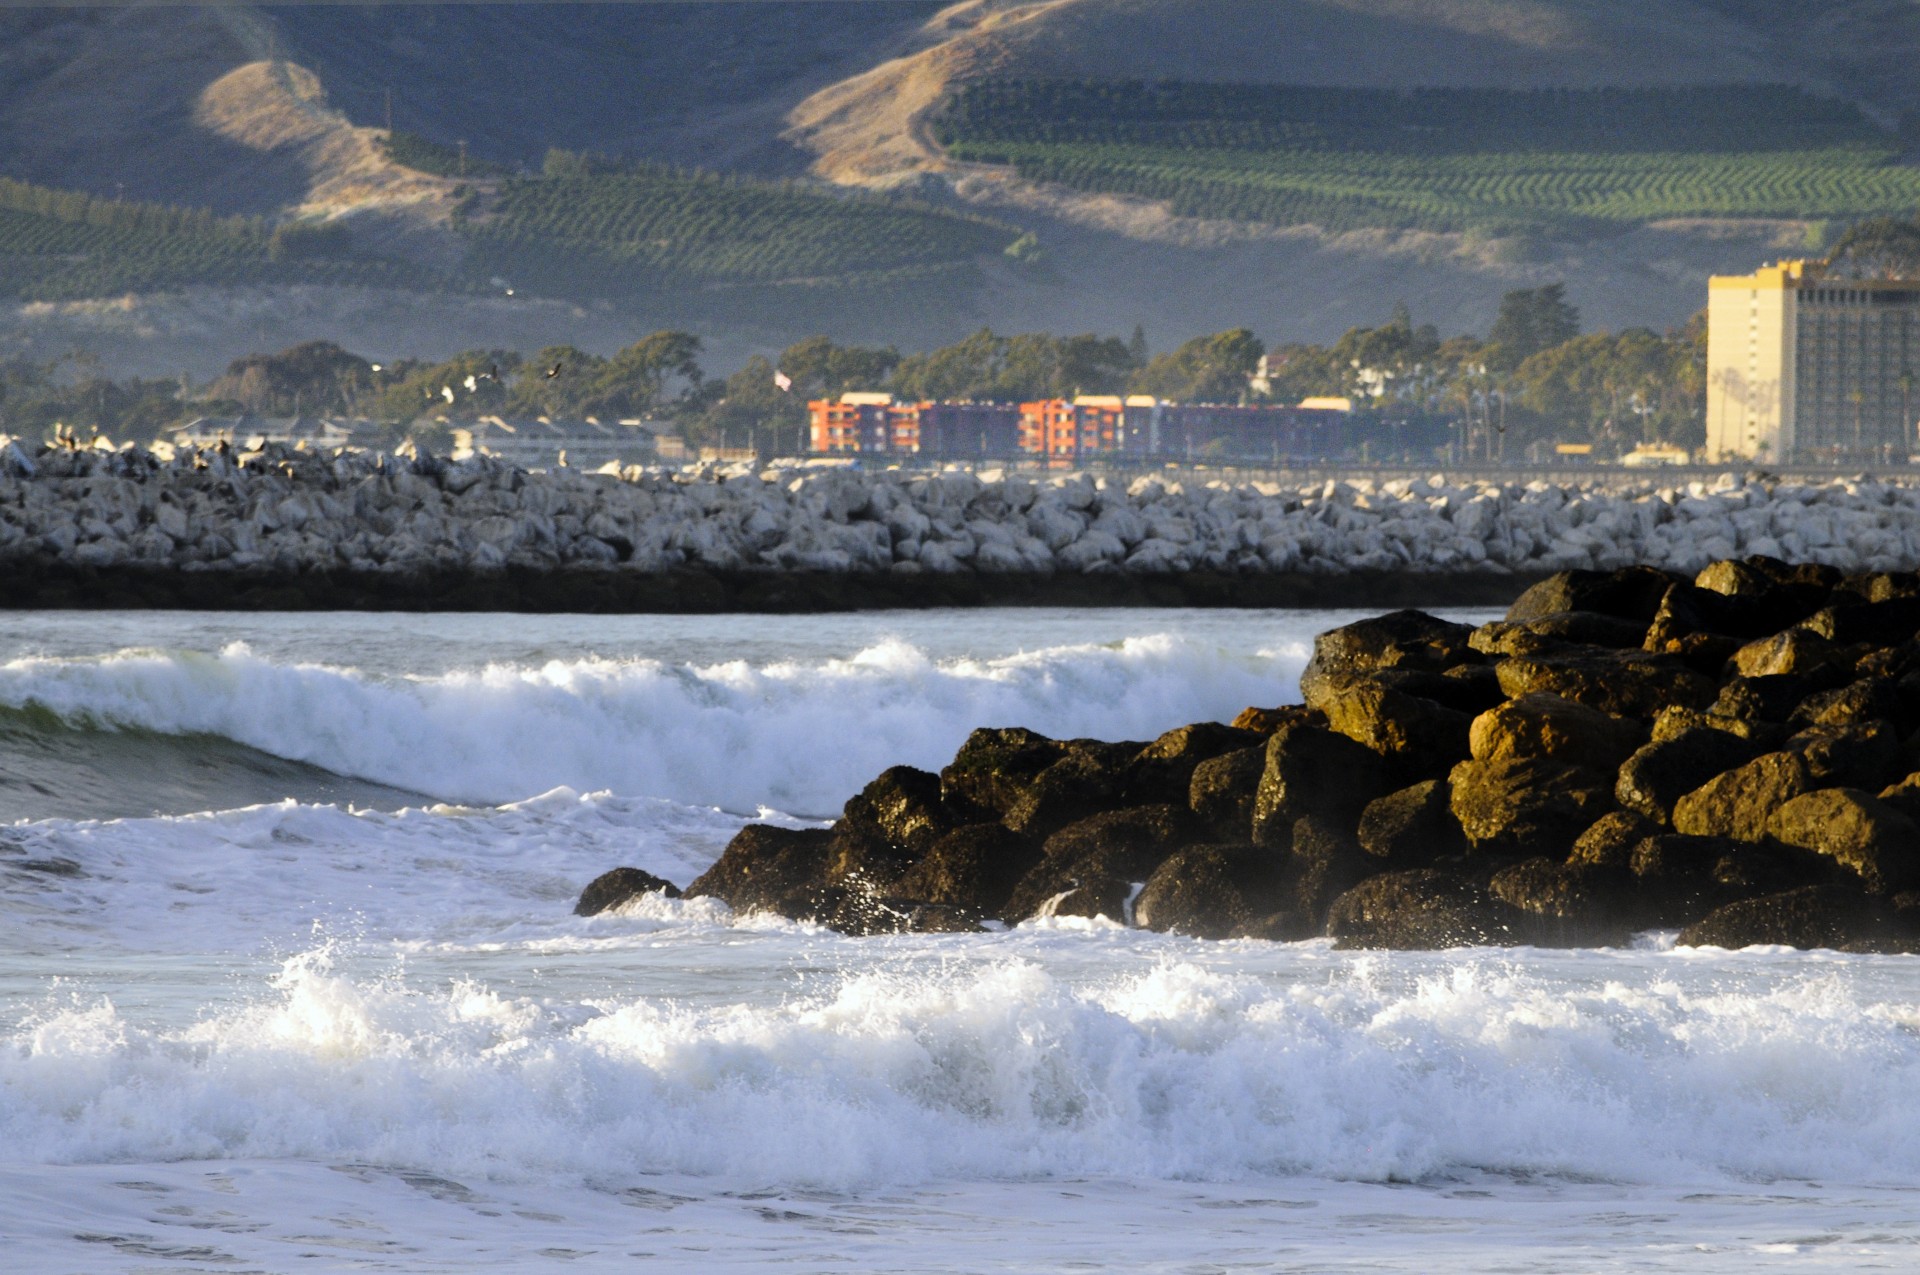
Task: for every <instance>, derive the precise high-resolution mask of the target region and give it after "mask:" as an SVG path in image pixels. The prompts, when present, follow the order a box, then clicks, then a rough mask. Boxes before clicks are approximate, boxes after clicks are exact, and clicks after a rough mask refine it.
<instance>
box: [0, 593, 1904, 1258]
mask: <svg viewBox="0 0 1920 1275" xmlns="http://www.w3.org/2000/svg"><path fill="white" fill-rule="evenodd" d="M1347 618H1351V617H1350V616H1348V615H1342V614H1338V613H1327V612H1319V613H1302V612H1292V613H1288V612H1278V613H1276V612H1253V611H1240V612H1234V611H1213V612H1189V611H1011V610H1006V611H969V612H932V613H898V614H868V615H854V616H838V617H802V618H788V617H778V618H775V617H742V616H716V617H699V618H665V617H623V618H590V617H564V616H547V617H530V616H445V615H441V616H392V615H265V616H227V615H190V614H170V613H138V614H136V613H118V614H115V613H107V614H98V613H44V614H24V615H23V614H14V615H10V616H7V617H5V619H4V623H0V800H4V801H5V803H6V807H5V809H4V810H0V814H4V816H5V817H6V818H7V819H8V820H9V823H8V825H7V826H4V827H0V1269H4V1270H7V1271H33V1272H38V1271H60V1272H65V1271H87V1272H91V1271H116V1272H117V1271H197V1270H206V1271H272V1272H279V1271H300V1270H316V1271H332V1270H366V1271H404V1272H429V1271H432V1272H440V1271H475V1270H502V1271H524V1270H546V1269H570V1270H623V1271H625V1270H633V1269H636V1268H646V1267H651V1268H658V1269H681V1268H687V1267H693V1266H698V1267H699V1268H700V1269H702V1270H720V1271H727V1270H744V1269H750V1268H751V1269H760V1268H764V1267H774V1268H779V1269H789V1270H799V1271H827V1270H832V1271H955V1272H960V1271H981V1270H1022V1271H1069V1270H1075V1271H1081V1270H1106V1269H1128V1270H1150V1271H1182V1272H1186V1271H1193V1272H1217V1271H1240V1270H1247V1271H1279V1270H1287V1271H1294V1270H1297V1271H1349V1270H1350V1271H1379V1270H1410V1271H1411V1270H1418V1271H1463V1272H1464V1271H1489V1270H1502V1271H1539V1272H1564V1271H1585V1270H1593V1271H1616V1270H1618V1271H1628V1270H1686V1271H1696V1270H1698V1271H1715V1272H1718V1271H1727V1272H1744V1271H1754V1270H1781V1271H1801V1270H1809V1269H1832V1270H1859V1269H1893V1270H1910V1269H1915V1268H1916V1267H1920V1098H1916V1095H1920V961H1916V960H1913V959H1911V958H1902V957H1869V956H1851V955H1840V954H1836V953H1820V952H1815V953H1801V952H1793V951H1786V950H1771V949H1770V950H1758V949H1756V950H1749V951H1745V952H1733V953H1729V952H1721V951H1712V950H1701V951H1694V950H1687V949H1678V948H1675V947H1674V946H1673V942H1672V936H1671V935H1661V934H1648V935H1643V936H1641V937H1640V938H1639V939H1638V940H1636V942H1635V943H1634V944H1633V945H1631V946H1630V947H1627V948H1623V949H1618V950H1583V951H1569V952H1556V951H1544V950H1530V949H1520V950H1490V949H1478V950H1463V951H1456V952H1444V953H1345V952H1334V951H1332V950H1331V948H1330V947H1329V946H1328V945H1327V944H1326V943H1324V942H1307V943H1295V944H1274V943H1264V942H1227V943H1208V942H1200V941H1192V940H1186V939H1180V938H1176V937H1170V936H1162V935H1154V934H1148V933H1144V932H1139V931H1132V930H1127V929H1124V928H1121V927H1119V926H1116V925H1113V924H1110V923H1107V922H1104V921H1092V922H1087V921H1077V920H1076V921H1068V920H1064V919H1063V920H1055V921H1051V922H1043V923H1034V924H1028V925H1022V926H1018V927H1015V928H1013V929H1010V930H1005V931H1001V932H996V933H991V934H979V935H910V936H897V937H890V938H870V939H848V938H843V937H840V936H838V935H835V934H832V933H830V932H826V931H822V930H820V929H817V928H815V927H811V926H802V925H795V924H792V923H788V922H785V921H780V920H777V919H771V918H766V917H752V916H749V917H740V916H734V915H732V914H730V913H729V912H728V911H727V909H726V908H724V907H723V906H720V905H718V904H717V903H715V902H713V901H712V900H683V901H668V900H664V899H660V898H658V897H653V898H648V899H645V900H642V901H640V902H639V903H638V904H637V905H634V906H630V907H629V908H627V909H625V910H622V911H620V912H616V913H612V914H606V915H602V916H598V917H592V918H578V917H575V916H573V915H572V914H571V909H572V904H573V901H574V899H575V897H576V896H577V894H578V892H579V890H580V887H581V886H583V885H584V884H585V883H586V882H587V881H589V880H591V879H592V878H593V877H594V876H596V875H598V874H599V873H600V872H602V871H604V870H606V869H608V868H611V867H614V866H617V865H621V864H628V865H632V866H635V867H640V868H644V869H646V870H648V871H651V872H654V873H657V874H659V875H661V876H664V877H667V878H669V879H671V880H673V881H676V882H679V883H681V884H685V883H686V882H687V881H688V880H690V879H691V878H692V877H693V876H695V875H696V874H698V873H699V872H700V871H701V870H702V869H703V868H704V867H705V866H706V865H707V864H708V863H710V862H712V860H713V858H714V857H715V856H716V855H717V854H718V853H719V852H720V850H721V848H722V847H723V846H724V845H725V843H726V841H727V839H728V838H729V837H730V836H731V835H732V834H733V833H734V831H735V830H737V829H738V828H739V827H740V826H741V825H742V824H743V823H745V822H747V821H749V820H753V819H763V820H773V821H778V822H786V823H792V824H806V823H811V822H815V821H819V820H822V819H826V818H830V817H831V816H832V815H833V814H834V812H835V811H836V810H837V808H838V806H839V805H840V803H841V802H843V801H844V800H845V799H846V797H847V796H848V795H850V794H851V793H852V792H854V791H856V790H857V789H858V788H859V787H860V786H861V785H862V784H863V783H864V782H865V781H866V780H867V779H869V778H871V777H872V775H874V774H875V773H877V772H878V771H880V770H881V769H883V768H885V767H886V766H888V765H892V764H895V763H899V762H909V763H913V764H917V765H921V766H927V767H937V766H938V765H939V764H940V763H941V762H942V761H944V760H945V759H946V758H947V757H949V756H951V754H952V752H953V750H954V749H955V748H956V747H957V746H958V744H959V743H960V741H961V740H962V739H963V738H964V737H965V735H966V733H967V731H968V730H970V729H971V728H973V727H975V726H979V725H1015V724H1017V725H1025V726H1030V727H1032V728H1034V729H1037V730H1040V731H1043V732H1046V733H1048V734H1052V735H1056V736H1078V735H1092V736H1099V737H1103V738H1110V739H1119V738H1133V739H1147V738H1151V737H1152V736H1153V735H1154V734H1156V733H1158V732H1159V731H1161V730H1164V729H1166V728H1168V727H1171V726H1175V725H1179V724H1181V723H1184V722H1188V721H1193V720H1200V719H1208V718H1214V719H1224V718H1230V717H1231V716H1232V715H1233V714H1234V713H1235V712H1237V711H1238V710H1239V709H1240V708H1241V707H1244V706H1246V705H1248V704H1263V705H1272V704H1277V703H1282V702H1285V701H1288V700H1291V699H1294V698H1296V697H1297V693H1298V689H1297V679H1298V674H1299V670H1300V667H1301V665H1302V664H1303V662H1304V660H1305V658H1306V655H1307V653H1308V651H1309V650H1310V646H1311V637H1312V634H1313V633H1315V632H1317V631H1319V630H1320V629H1323V628H1326V627H1329V626H1331V625H1332V624H1336V623H1339V622H1341V621H1342V620H1344V619H1347Z"/></svg>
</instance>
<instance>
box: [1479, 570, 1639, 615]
mask: <svg viewBox="0 0 1920 1275" xmlns="http://www.w3.org/2000/svg"><path fill="white" fill-rule="evenodd" d="M1674 583H1675V579H1674V577H1673V576H1670V575H1668V574H1667V573H1666V572H1664V571H1658V570H1655V569H1654V568H1652V567H1624V568H1622V569H1620V570H1618V571H1562V572H1559V573H1557V574H1555V575H1551V576H1548V577H1547V578H1546V579H1545V580H1542V581H1540V583H1538V584H1536V585H1533V586H1532V587H1530V588H1529V589H1527V591H1526V592H1525V593H1522V594H1521V595H1520V596H1519V598H1517V599H1515V601H1514V604H1513V605H1512V606H1511V607H1509V608H1508V609H1507V619H1508V621H1509V622H1511V623H1514V624H1525V623H1527V622H1528V621H1530V620H1537V619H1540V618H1541V617H1542V616H1549V615H1557V614H1562V613H1565V612H1568V611H1584V612H1589V613H1592V614H1595V615H1605V616H1613V617H1615V618H1618V619H1624V620H1638V621H1640V622H1641V623H1642V624H1645V623H1646V622H1647V621H1649V620H1651V619H1653V615H1654V612H1655V611H1657V610H1659V608H1660V600H1661V599H1662V598H1663V597H1665V596H1666V593H1667V590H1668V589H1669V588H1670V587H1672V586H1673V584H1674Z"/></svg>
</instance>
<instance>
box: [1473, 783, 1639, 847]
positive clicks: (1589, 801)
mask: <svg viewBox="0 0 1920 1275" xmlns="http://www.w3.org/2000/svg"><path fill="white" fill-rule="evenodd" d="M1448 778H1449V781H1450V783H1451V785H1452V789H1453V791H1452V794H1451V807H1452V810H1453V817H1454V818H1455V819H1457V820H1459V822H1460V829H1461V831H1463V832H1464V833H1466V836H1467V841H1468V842H1469V843H1470V844H1471V845H1472V846H1473V848H1474V850H1475V851H1477V852H1478V853H1481V854H1488V855H1494V856H1519V855H1536V854H1559V855H1565V854H1566V853H1568V851H1569V850H1570V849H1571V848H1572V846H1573V842H1574V839H1575V838H1576V837H1578V836H1579V835H1580V833H1581V831H1582V830H1583V829H1585V828H1587V827H1589V826H1591V825H1592V823H1593V821H1594V820H1595V819H1598V818H1599V817H1600V816H1601V815H1603V814H1605V813H1606V812H1607V810H1608V809H1609V808H1610V807H1612V805H1613V781H1612V776H1610V775H1606V774H1604V773H1602V772H1599V771H1594V770H1589V769H1587V768H1586V767H1583V766H1566V765H1559V764H1556V763H1553V762H1540V761H1526V760H1520V759H1509V760H1505V761H1464V762H1461V763H1460V764H1459V765H1458V766H1455V767H1454V768H1453V773H1452V774H1451V775H1450V776H1448Z"/></svg>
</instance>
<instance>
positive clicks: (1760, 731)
mask: <svg viewBox="0 0 1920 1275" xmlns="http://www.w3.org/2000/svg"><path fill="white" fill-rule="evenodd" d="M1690 730H1717V731H1724V732H1725V733H1727V734H1729V735H1735V736H1738V737H1739V738H1741V739H1744V740H1746V741H1747V742H1748V743H1750V744H1752V745H1753V746H1754V747H1755V748H1757V749H1759V750H1761V751H1763V752H1772V751H1773V750H1774V749H1777V748H1778V747H1780V745H1781V744H1783V743H1785V742H1786V739H1787V734H1788V728H1787V727H1785V726H1783V725H1780V724H1778V723H1775V722H1759V721H1751V720H1749V719H1747V718H1744V717H1727V716H1725V715H1723V714H1720V713H1717V712H1709V711H1706V710H1704V709H1698V708H1682V707H1680V706H1679V705H1677V704H1676V705H1674V706H1673V707H1671V708H1663V709H1661V710H1660V713H1659V715H1658V716H1656V717H1655V718H1654V719H1653V735H1652V738H1651V742H1652V743H1655V744H1660V743H1665V742H1666V741H1667V740H1669V739H1675V738H1677V737H1679V736H1681V735H1684V734H1685V733H1686V732H1688V731H1690Z"/></svg>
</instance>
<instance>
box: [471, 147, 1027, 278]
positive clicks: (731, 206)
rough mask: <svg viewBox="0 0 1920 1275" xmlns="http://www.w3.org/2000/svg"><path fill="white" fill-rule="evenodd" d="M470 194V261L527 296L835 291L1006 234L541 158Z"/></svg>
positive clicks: (945, 271)
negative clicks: (535, 173)
mask: <svg viewBox="0 0 1920 1275" xmlns="http://www.w3.org/2000/svg"><path fill="white" fill-rule="evenodd" d="M547 171H548V173H549V174H551V175H547V176H541V177H526V178H511V179H508V180H505V181H502V182H500V183H499V184H498V185H497V186H494V187H491V188H490V189H488V190H486V191H484V192H481V193H478V194H476V195H475V196H474V197H473V198H472V199H470V201H469V207H468V212H467V214H466V215H465V216H464V217H463V218H462V222H461V229H462V231H463V232H464V233H465V234H466V236H467V237H468V240H469V242H470V244H471V249H470V253H469V268H470V270H472V271H473V272H475V273H478V274H488V273H493V274H503V275H506V276H508V277H511V278H514V279H516V280H517V281H521V282H524V283H525V284H526V285H527V286H529V287H531V288H533V289H535V290H538V291H546V292H553V293H556V294H561V295H596V294H606V293H610V292H626V291H633V290H636V289H648V288H657V287H699V288H707V289H714V288H765V287H795V286H805V287H811V288H826V289H843V288H867V287H874V286H889V285H893V284H897V283H901V282H916V281H930V280H937V279H941V278H945V277H948V276H952V275H955V274H958V273H961V272H964V271H967V270H969V269H970V268H971V265H972V262H973V260H974V258H976V257H978V256H980V255H981V254H986V253H996V252H999V251H1001V250H1003V249H1004V248H1006V246H1007V245H1008V244H1009V243H1011V242H1012V241H1013V240H1014V239H1015V238H1017V237H1018V235H1019V233H1020V232H1019V231H1018V230H1017V229H1014V228H1011V227H1008V226H1006V225H1003V224H1001V223H998V222H995V221H991V220H988V219H985V218H980V217H970V216H964V215H960V214H956V213H949V212H941V211H936V210H935V209H932V208H930V207H927V206H925V205H921V204H915V203H911V202H907V201H901V200H891V199H884V198H877V197H873V196H850V195H843V194H837V193H829V192H827V191H824V190H822V189H820V188H818V187H814V186H809V185H802V184H796V183H788V182H773V181H756V180H749V179H743V178H733V177H723V176H719V175H716V174H712V173H701V172H687V171H682V170H677V169H671V168H667V167H664V166H657V165H648V164H635V165H624V166H621V167H619V168H617V169H614V170H612V171H596V169H595V166H594V165H593V164H592V163H590V162H588V161H586V160H584V159H583V158H582V157H578V156H564V155H563V156H559V157H557V158H550V159H549V161H548V164H547Z"/></svg>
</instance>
